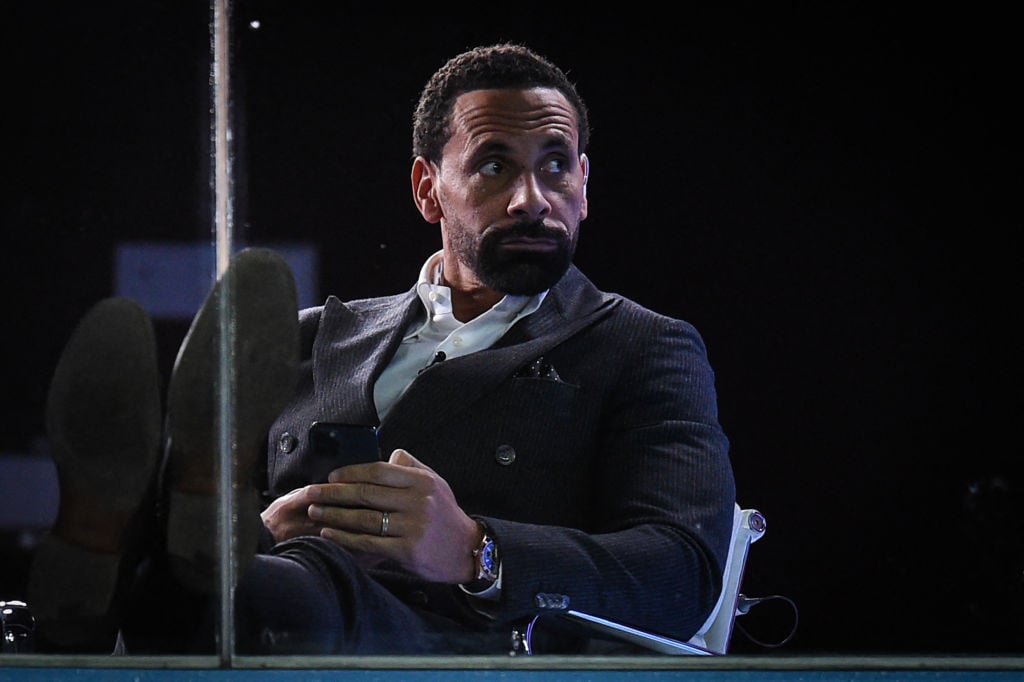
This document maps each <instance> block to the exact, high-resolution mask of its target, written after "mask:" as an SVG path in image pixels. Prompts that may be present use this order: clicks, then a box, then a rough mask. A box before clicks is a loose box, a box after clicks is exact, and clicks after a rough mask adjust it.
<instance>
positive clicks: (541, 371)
mask: <svg viewBox="0 0 1024 682" xmlns="http://www.w3.org/2000/svg"><path fill="white" fill-rule="evenodd" d="M514 376H515V377H516V378H517V379H547V380H548V381H561V380H562V377H560V376H558V371H557V370H556V369H555V367H554V365H552V364H551V363H550V362H548V361H547V360H545V359H544V356H543V355H542V356H540V357H539V358H537V359H536V360H534V361H533V362H531V363H529V364H528V365H526V366H525V367H523V368H522V369H520V370H519V371H518V372H516V373H515V375H514Z"/></svg>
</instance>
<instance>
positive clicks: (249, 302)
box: [166, 248, 299, 593]
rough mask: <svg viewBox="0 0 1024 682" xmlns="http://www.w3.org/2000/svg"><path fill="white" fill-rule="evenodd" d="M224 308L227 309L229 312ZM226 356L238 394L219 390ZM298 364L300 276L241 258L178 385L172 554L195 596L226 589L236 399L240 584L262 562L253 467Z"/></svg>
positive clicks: (189, 337)
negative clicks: (226, 420)
mask: <svg viewBox="0 0 1024 682" xmlns="http://www.w3.org/2000/svg"><path fill="white" fill-rule="evenodd" d="M222 306H227V310H226V314H225V311H224V310H223V309H222ZM222 321H224V322H226V323H227V325H226V326H225V325H224V324H222ZM225 330H226V331H227V335H226V336H224V337H222V331H225ZM222 344H224V349H225V351H223V352H222V349H221V347H222ZM222 357H225V358H226V359H228V360H230V363H229V365H228V368H229V370H230V371H229V372H227V374H226V377H227V381H229V382H230V384H229V385H230V387H231V389H230V390H229V391H221V390H219V388H218V387H219V386H221V385H222V384H223V380H222V378H221V366H222V365H221V358H222ZM298 365H299V329H298V304H297V294H296V288H295V280H294V277H293V275H292V272H291V270H290V269H289V267H288V265H287V263H286V262H285V261H284V260H283V259H282V258H281V257H280V256H279V255H278V254H276V253H275V252H273V251H270V250H268V249H258V248H250V249H246V250H244V251H241V252H239V253H238V254H237V255H236V256H235V257H234V258H233V259H232V261H231V263H230V264H229V265H228V268H227V270H226V271H225V273H224V274H223V276H222V277H221V278H220V279H219V280H218V281H217V283H216V284H215V285H214V287H213V289H212V290H211V291H210V294H209V295H208V296H207V298H206V301H205V302H204V303H203V306H202V308H201V309H200V311H199V313H198V314H197V315H196V317H195V318H194V319H193V321H192V325H191V327H190V329H189V331H188V333H187V334H186V336H185V339H184V341H183V343H182V346H181V348H180V350H179V352H178V357H177V359H176V361H175V364H174V370H173V373H172V375H171V380H170V383H169V387H168V397H167V418H166V447H167V452H168V457H169V460H168V467H169V474H170V502H169V515H168V527H167V551H168V555H169V558H170V562H171V567H172V569H173V570H174V573H175V575H176V577H177V578H178V579H179V580H180V581H182V582H183V583H185V584H186V585H188V586H189V587H191V588H193V589H196V590H200V591H203V592H207V593H212V592H214V591H216V589H217V586H218V585H219V572H218V564H219V557H220V556H221V555H220V553H219V551H218V547H219V544H218V543H219V540H218V538H219V534H218V531H217V527H218V524H217V520H218V519H219V517H220V516H219V505H218V496H217V489H218V478H219V477H218V472H219V461H220V458H219V456H218V452H220V450H221V436H220V433H221V429H222V428H224V427H222V426H221V421H222V420H221V418H220V415H221V414H222V412H224V410H223V409H222V408H221V403H222V401H223V400H224V398H223V397H222V396H223V395H228V396H230V400H229V401H227V402H225V404H229V405H230V407H231V414H232V415H233V424H231V425H229V426H228V427H226V428H227V429H228V432H229V433H230V439H229V441H230V448H231V461H232V464H233V468H234V471H233V472H232V476H231V480H232V490H233V493H234V494H233V497H234V500H235V503H236V509H235V510H233V511H234V514H233V516H234V518H235V519H236V523H235V538H236V540H235V552H234V554H235V558H236V575H235V577H236V578H237V574H239V573H241V571H243V570H244V569H245V567H246V566H247V564H248V562H249V560H250V559H251V558H252V556H253V555H254V554H255V549H256V545H257V542H258V539H259V535H260V532H261V528H262V521H261V520H260V518H259V507H258V496H257V493H256V491H255V489H254V488H253V487H252V485H251V481H250V478H251V475H252V468H253V465H254V464H255V462H256V461H257V459H258V458H262V457H266V437H267V432H268V430H269V429H270V426H271V424H272V423H273V421H274V419H276V418H277V416H278V414H279V413H280V411H281V410H282V409H283V408H284V406H285V404H286V402H287V400H288V398H289V397H290V395H291V392H292V390H293V388H294V386H295V383H296V380H297V377H298Z"/></svg>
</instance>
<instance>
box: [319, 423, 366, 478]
mask: <svg viewBox="0 0 1024 682" xmlns="http://www.w3.org/2000/svg"><path fill="white" fill-rule="evenodd" d="M309 450H310V455H311V457H312V460H313V468H312V471H313V483H326V482H327V474H329V473H331V472H332V471H334V470H335V469H337V468H338V467H340V466H345V465H347V464H362V463H365V462H377V461H379V460H380V458H381V457H380V443H379V442H378V441H377V427H375V426H367V425H365V424H338V423H334V422H313V425H312V426H311V427H309Z"/></svg>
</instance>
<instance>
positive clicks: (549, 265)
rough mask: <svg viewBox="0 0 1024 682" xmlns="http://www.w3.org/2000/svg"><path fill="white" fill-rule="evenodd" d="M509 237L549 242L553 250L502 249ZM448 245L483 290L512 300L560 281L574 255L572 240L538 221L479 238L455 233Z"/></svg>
mask: <svg viewBox="0 0 1024 682" xmlns="http://www.w3.org/2000/svg"><path fill="white" fill-rule="evenodd" d="M577 234H578V233H577ZM510 237H513V238H517V237H527V238H540V239H550V240H552V241H553V242H554V243H555V248H554V249H550V250H545V251H527V250H519V249H510V248H506V247H504V246H503V244H502V242H503V241H504V240H506V239H508V238H510ZM452 245H453V247H454V250H455V253H456V255H457V256H458V258H459V260H461V261H462V262H463V263H465V264H466V265H468V266H470V268H472V269H473V271H474V272H475V273H476V275H477V277H479V278H480V281H481V282H483V283H484V284H485V285H486V286H487V287H489V288H491V289H494V290H495V291H500V292H502V293H505V294H512V295H514V296H533V295H535V294H539V293H540V292H542V291H546V290H547V289H550V288H551V287H553V286H554V285H555V284H557V283H558V280H560V279H562V275H564V274H565V272H566V270H568V269H569V264H570V263H572V258H573V255H574V254H575V252H576V237H575V236H574V237H573V238H571V239H570V237H569V235H568V234H566V233H565V232H564V231H563V230H556V229H554V228H551V227H547V226H545V225H544V223H543V221H540V220H537V221H520V222H517V223H515V224H513V225H512V226H510V227H506V228H501V229H492V230H487V231H485V232H484V234H483V236H482V237H480V238H474V235H472V234H471V233H469V232H468V231H465V230H458V231H457V234H456V235H455V238H454V239H453V241H452Z"/></svg>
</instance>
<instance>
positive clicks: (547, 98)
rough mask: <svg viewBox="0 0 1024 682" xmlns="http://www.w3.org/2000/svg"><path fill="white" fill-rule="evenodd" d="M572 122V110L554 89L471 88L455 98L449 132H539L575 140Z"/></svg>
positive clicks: (473, 136) (457, 133)
mask: <svg viewBox="0 0 1024 682" xmlns="http://www.w3.org/2000/svg"><path fill="white" fill-rule="evenodd" d="M576 123H577V122H576V111H575V109H573V107H572V105H571V104H570V103H569V101H568V100H567V99H566V97H565V95H563V94H562V93H561V92H559V91H558V90H556V89H554V88H503V89H493V90H472V91H470V92H465V93H463V94H461V95H459V97H458V98H456V100H455V106H454V107H453V108H452V116H451V132H452V134H453V136H457V135H459V134H462V135H466V136H468V137H471V138H475V137H478V136H481V135H492V134H496V135H500V134H502V133H505V134H521V133H529V132H543V133H547V134H549V135H563V136H566V137H567V138H568V139H569V140H572V141H575V140H576V137H577V129H576Z"/></svg>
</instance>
